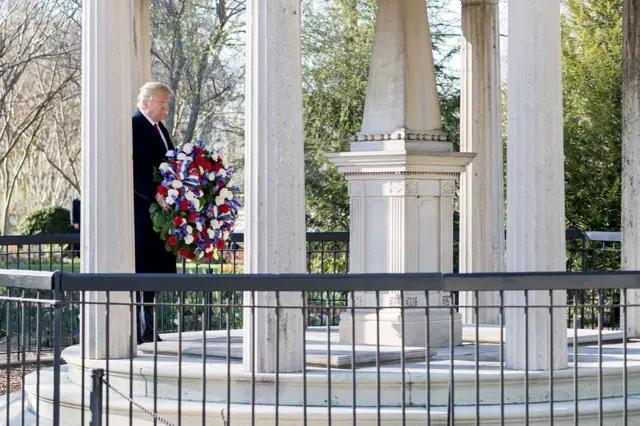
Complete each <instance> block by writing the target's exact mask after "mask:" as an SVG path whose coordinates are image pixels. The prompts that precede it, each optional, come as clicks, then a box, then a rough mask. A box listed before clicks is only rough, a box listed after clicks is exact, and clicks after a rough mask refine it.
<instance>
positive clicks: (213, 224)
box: [210, 219, 220, 238]
mask: <svg viewBox="0 0 640 426" xmlns="http://www.w3.org/2000/svg"><path fill="white" fill-rule="evenodd" d="M210 226H211V229H220V221H219V220H218V219H212V220H211V225H210ZM211 238H213V237H211Z"/></svg>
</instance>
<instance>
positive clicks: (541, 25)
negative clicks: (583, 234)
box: [505, 0, 568, 370]
mask: <svg viewBox="0 0 640 426" xmlns="http://www.w3.org/2000/svg"><path fill="white" fill-rule="evenodd" d="M561 62H562V60H561V51H560V0H535V1H530V0H514V1H513V2H512V3H511V4H510V5H509V74H508V79H509V80H508V90H509V92H508V105H507V108H508V138H507V141H508V142H507V165H508V166H507V233H508V235H507V270H508V271H510V272H527V271H565V270H566V264H565V263H566V251H565V231H564V229H565V210H564V150H563V134H562V67H561ZM566 297H567V296H566V291H564V290H562V291H560V290H557V291H554V292H553V303H554V304H557V305H565V304H566V301H567V299H566ZM549 299H550V297H549V292H548V291H529V292H528V305H529V309H528V314H527V315H526V316H525V310H524V309H521V308H510V309H507V310H506V311H507V312H506V319H505V322H506V327H507V333H506V364H507V367H508V368H511V369H518V370H522V369H524V368H525V357H527V356H528V367H529V370H549V369H552V368H553V369H561V368H565V367H566V366H567V361H568V360H567V332H566V308H554V310H553V316H551V315H550V314H549V308H548V306H549V304H550V300H549ZM505 303H506V304H507V305H517V306H525V303H526V302H525V295H524V292H523V291H511V292H507V293H506V297H505ZM536 305H543V306H544V307H541V308H535V306H536ZM551 318H553V323H551ZM525 320H528V323H525ZM551 329H553V332H552V331H551ZM526 339H528V342H529V346H528V353H527V352H526V350H525V344H526ZM552 339H553V360H551V359H550V354H549V347H550V346H549V345H550V343H551V340H552Z"/></svg>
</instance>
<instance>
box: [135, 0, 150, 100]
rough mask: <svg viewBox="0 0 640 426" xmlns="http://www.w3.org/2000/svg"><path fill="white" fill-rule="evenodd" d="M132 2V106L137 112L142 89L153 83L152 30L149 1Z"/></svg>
mask: <svg viewBox="0 0 640 426" xmlns="http://www.w3.org/2000/svg"><path fill="white" fill-rule="evenodd" d="M131 2H132V10H131V23H132V29H133V40H132V43H131V48H132V52H131V57H132V60H133V63H132V69H131V71H132V75H131V84H132V85H131V105H132V106H133V111H135V109H136V105H137V103H138V92H139V91H140V88H141V87H142V86H143V85H144V84H145V83H146V82H148V81H151V30H150V27H149V25H150V24H149V0H131Z"/></svg>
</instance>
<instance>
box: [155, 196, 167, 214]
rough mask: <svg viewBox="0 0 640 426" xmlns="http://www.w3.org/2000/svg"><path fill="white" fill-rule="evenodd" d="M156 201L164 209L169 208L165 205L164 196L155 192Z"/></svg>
mask: <svg viewBox="0 0 640 426" xmlns="http://www.w3.org/2000/svg"><path fill="white" fill-rule="evenodd" d="M156 201H157V202H158V204H160V207H162V208H163V209H164V210H168V209H169V206H168V205H167V203H166V201H164V198H162V195H160V194H156Z"/></svg>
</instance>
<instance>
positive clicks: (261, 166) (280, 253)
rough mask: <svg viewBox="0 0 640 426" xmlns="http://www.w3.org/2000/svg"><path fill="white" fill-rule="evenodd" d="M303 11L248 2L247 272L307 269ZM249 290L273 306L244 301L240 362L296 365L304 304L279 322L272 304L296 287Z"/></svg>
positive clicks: (263, 367)
mask: <svg viewBox="0 0 640 426" xmlns="http://www.w3.org/2000/svg"><path fill="white" fill-rule="evenodd" d="M300 14H301V10H300V1H299V0H275V1H270V0H255V1H251V2H248V3H247V67H246V89H245V90H246V100H245V105H246V116H245V122H246V128H245V203H246V205H245V215H246V223H245V240H244V241H245V246H244V248H245V263H244V265H245V272H246V273H251V274H254V273H262V274H275V273H278V274H283V273H305V272H306V251H305V232H306V229H305V196H304V152H303V151H304V140H303V134H302V133H303V132H302V77H301V56H300ZM253 296H254V295H252V294H251V293H245V295H244V297H245V299H244V300H247V301H250V300H254V302H255V303H256V304H258V305H261V306H273V307H274V308H273V309H256V310H255V312H254V311H252V310H251V309H249V308H245V311H244V318H245V326H246V327H245V341H246V342H251V343H252V344H250V345H245V357H244V359H245V361H246V362H245V368H246V369H247V371H250V370H254V371H255V372H257V373H265V372H273V371H275V370H276V365H277V364H279V366H278V367H279V369H280V371H301V370H302V368H303V361H302V353H303V347H304V337H303V333H302V330H299V329H297V328H296V327H297V325H298V324H302V311H300V312H297V311H294V310H291V309H288V310H284V311H282V312H281V313H280V315H279V322H278V319H277V315H276V309H275V306H276V305H277V304H278V303H280V304H281V305H285V306H296V305H300V306H302V297H301V295H300V294H298V293H281V294H280V300H276V295H275V293H267V292H257V293H255V299H253ZM254 313H255V317H253V314H254ZM252 318H253V320H252ZM276 330H279V336H278V337H279V339H276ZM277 340H279V345H280V348H279V361H278V360H276V341H277ZM254 353H255V354H257V355H256V357H255V359H253V360H252V356H253V354H254Z"/></svg>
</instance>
